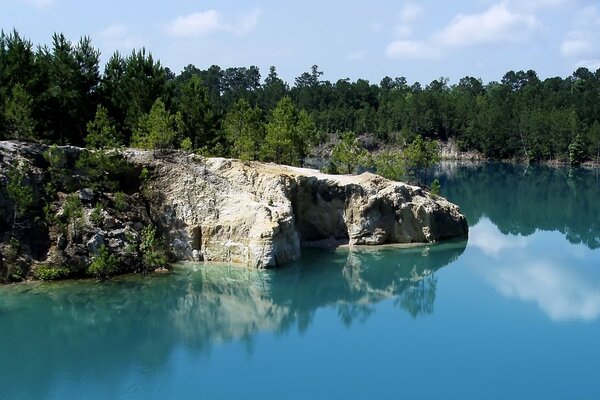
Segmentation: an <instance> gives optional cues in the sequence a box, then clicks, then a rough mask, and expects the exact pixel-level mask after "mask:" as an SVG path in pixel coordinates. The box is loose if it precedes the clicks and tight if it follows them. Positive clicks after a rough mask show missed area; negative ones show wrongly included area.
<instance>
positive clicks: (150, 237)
mask: <svg viewBox="0 0 600 400" xmlns="http://www.w3.org/2000/svg"><path fill="white" fill-rule="evenodd" d="M140 251H141V253H142V262H143V265H144V271H151V270H154V269H156V268H161V267H165V266H166V265H167V263H168V261H169V260H168V257H167V252H166V249H165V246H164V244H163V243H162V242H161V240H160V239H159V238H158V237H157V234H156V229H155V228H154V227H152V226H147V227H146V228H144V230H143V231H142V242H141V243H140Z"/></svg>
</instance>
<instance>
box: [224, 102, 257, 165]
mask: <svg viewBox="0 0 600 400" xmlns="http://www.w3.org/2000/svg"><path fill="white" fill-rule="evenodd" d="M223 130H224V131H225V136H226V137H227V140H229V142H230V143H232V148H231V154H232V155H233V156H234V157H239V158H240V159H242V160H257V159H258V157H259V155H260V150H261V147H262V144H263V141H264V139H265V138H264V125H263V123H262V121H261V118H260V110H259V109H258V107H254V108H252V107H250V104H248V102H247V101H246V100H245V99H240V100H238V101H237V102H236V103H235V104H234V105H233V107H232V108H231V110H229V112H228V113H227V115H226V116H225V120H224V121H223Z"/></svg>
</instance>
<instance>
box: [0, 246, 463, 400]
mask: <svg viewBox="0 0 600 400" xmlns="http://www.w3.org/2000/svg"><path fill="white" fill-rule="evenodd" d="M465 245H466V243H465V242H457V243H447V244H443V245H436V246H431V247H419V248H412V249H380V250H377V251H351V252H350V251H348V250H338V251H335V252H324V251H317V250H312V251H309V252H308V253H307V254H306V256H305V257H304V258H303V260H302V262H301V263H299V264H298V265H295V266H294V267H292V268H288V269H285V270H281V271H256V270H249V269H242V268H235V267H226V266H222V265H216V266H210V265H207V266H200V265H195V266H194V265H186V266H184V267H181V268H178V269H177V270H176V272H175V273H174V274H173V275H170V276H165V277H160V276H159V277H153V278H145V279H144V278H142V279H140V278H139V277H133V278H123V279H120V280H116V281H113V282H108V283H106V284H102V285H98V284H96V283H94V282H80V283H77V284H75V283H55V284H28V285H16V286H10V287H1V288H0V291H1V292H0V310H1V311H0V332H2V340H1V342H0V353H1V354H2V357H1V358H0V376H12V377H15V379H14V380H12V381H11V383H9V387H14V388H20V389H19V390H24V388H26V389H25V390H27V391H31V393H30V394H31V395H32V397H44V393H45V392H44V390H45V389H44V388H47V387H49V386H50V384H51V382H52V380H53V375H55V374H65V373H68V374H73V375H74V376H79V375H80V374H93V373H101V374H102V380H103V381H111V380H112V379H114V380H115V381H119V379H123V378H122V377H120V375H121V374H122V373H124V372H125V371H127V370H128V369H130V368H131V367H132V366H134V365H137V364H140V363H141V365H144V366H145V368H149V369H152V366H153V365H156V366H160V365H162V364H164V363H165V362H166V360H167V359H168V357H169V354H170V353H171V351H172V350H173V349H174V348H175V347H176V346H178V345H185V346H186V348H187V349H189V350H191V351H194V352H197V353H201V354H205V355H207V356H208V355H210V350H211V347H212V346H214V345H215V344H218V343H221V342H227V341H230V340H241V341H243V342H245V343H246V346H247V348H248V350H249V351H251V350H252V347H253V344H252V342H253V336H254V335H255V333H257V332H258V331H273V332H277V333H284V332H286V331H288V330H290V329H291V328H294V327H296V328H297V329H298V330H299V331H300V332H302V331H304V330H306V329H308V328H309V327H310V324H311V321H312V319H313V317H314V315H315V313H316V312H317V310H318V309H320V308H323V307H333V308H335V309H337V312H338V315H339V318H340V321H341V322H342V323H343V324H346V325H348V326H349V325H351V324H353V323H357V322H358V323H360V322H364V321H365V320H366V319H367V318H368V317H369V315H371V314H372V313H373V312H374V308H373V307H374V305H375V304H376V303H378V302H380V301H382V300H385V299H390V298H395V304H397V305H398V306H399V307H400V308H402V309H404V310H407V311H408V312H409V313H410V314H411V315H413V316H418V315H422V314H428V313H431V312H433V303H434V300H435V290H436V279H435V277H434V272H435V271H436V270H438V269H439V268H441V267H443V266H445V265H447V264H448V263H450V262H452V261H453V260H455V259H456V258H457V257H458V256H459V255H460V254H461V253H462V252H463V251H464V248H465ZM32 360H35V361H32ZM29 376H37V377H40V378H37V379H38V382H37V383H36V385H33V386H32V385H28V383H27V379H28V377H29ZM44 381H45V382H44Z"/></svg>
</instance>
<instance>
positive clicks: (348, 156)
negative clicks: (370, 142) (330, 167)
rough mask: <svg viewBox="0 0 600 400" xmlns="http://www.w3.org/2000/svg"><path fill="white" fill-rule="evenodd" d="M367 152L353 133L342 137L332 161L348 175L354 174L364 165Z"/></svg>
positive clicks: (332, 154)
mask: <svg viewBox="0 0 600 400" xmlns="http://www.w3.org/2000/svg"><path fill="white" fill-rule="evenodd" d="M366 155H367V151H366V150H365V149H364V148H363V147H362V146H361V145H360V143H359V141H358V139H357V137H356V135H355V134H354V133H353V132H346V133H344V134H343V135H342V137H341V138H340V140H339V141H338V143H337V144H336V145H335V147H334V148H333V151H332V153H331V161H332V162H333V163H334V164H335V165H336V167H337V168H338V169H339V170H341V171H343V172H344V173H346V174H352V173H354V172H355V171H356V169H357V168H358V167H359V166H360V165H361V164H362V163H363V161H364V159H365V156H366Z"/></svg>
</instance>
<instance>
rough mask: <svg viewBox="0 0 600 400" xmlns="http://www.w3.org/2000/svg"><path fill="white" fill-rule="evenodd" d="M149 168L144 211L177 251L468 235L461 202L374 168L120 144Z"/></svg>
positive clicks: (230, 255)
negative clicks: (354, 169)
mask: <svg viewBox="0 0 600 400" xmlns="http://www.w3.org/2000/svg"><path fill="white" fill-rule="evenodd" d="M125 154H126V157H127V158H128V159H129V160H130V161H131V162H133V163H134V164H137V165H139V166H141V167H144V168H148V170H149V171H150V172H151V178H150V179H149V180H148V182H147V183H146V185H147V187H146V190H145V196H146V198H147V199H146V200H147V204H148V207H149V214H150V216H151V218H152V219H153V220H154V222H155V223H156V224H157V225H158V226H159V227H160V229H161V231H162V232H163V233H164V235H165V237H166V239H167V241H168V242H169V244H170V245H171V248H172V251H173V253H174V254H175V255H176V257H177V258H179V259H184V260H185V259H203V260H207V261H226V262H234V263H241V264H245V265H249V266H253V267H257V268H267V267H277V266H280V265H284V264H287V263H289V262H292V261H294V260H296V259H298V257H300V252H301V245H302V244H303V243H308V244H314V243H315V242H320V243H323V242H326V243H344V242H345V243H348V244H350V245H378V244H384V243H414V242H437V241H440V240H443V239H449V238H455V237H466V236H467V231H468V227H467V222H466V220H465V217H464V216H463V215H462V214H461V213H460V211H459V208H458V207H457V206H456V205H454V204H452V203H450V202H448V201H447V200H446V199H444V198H442V197H437V196H432V195H430V194H429V193H427V192H425V191H424V190H422V189H420V188H418V187H415V186H410V185H406V184H403V183H398V182H392V181H389V180H386V179H384V178H382V177H380V176H378V175H374V174H370V173H364V174H362V175H359V176H347V175H326V174H322V173H320V172H319V171H316V170H311V169H304V168H294V167H288V166H280V165H275V164H265V163H259V162H242V161H238V160H231V159H223V158H209V159H205V158H201V157H198V156H195V155H183V154H175V155H169V156H167V157H161V158H156V157H155V156H154V155H153V153H152V152H146V151H138V150H128V151H127V152H126V153H125Z"/></svg>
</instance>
